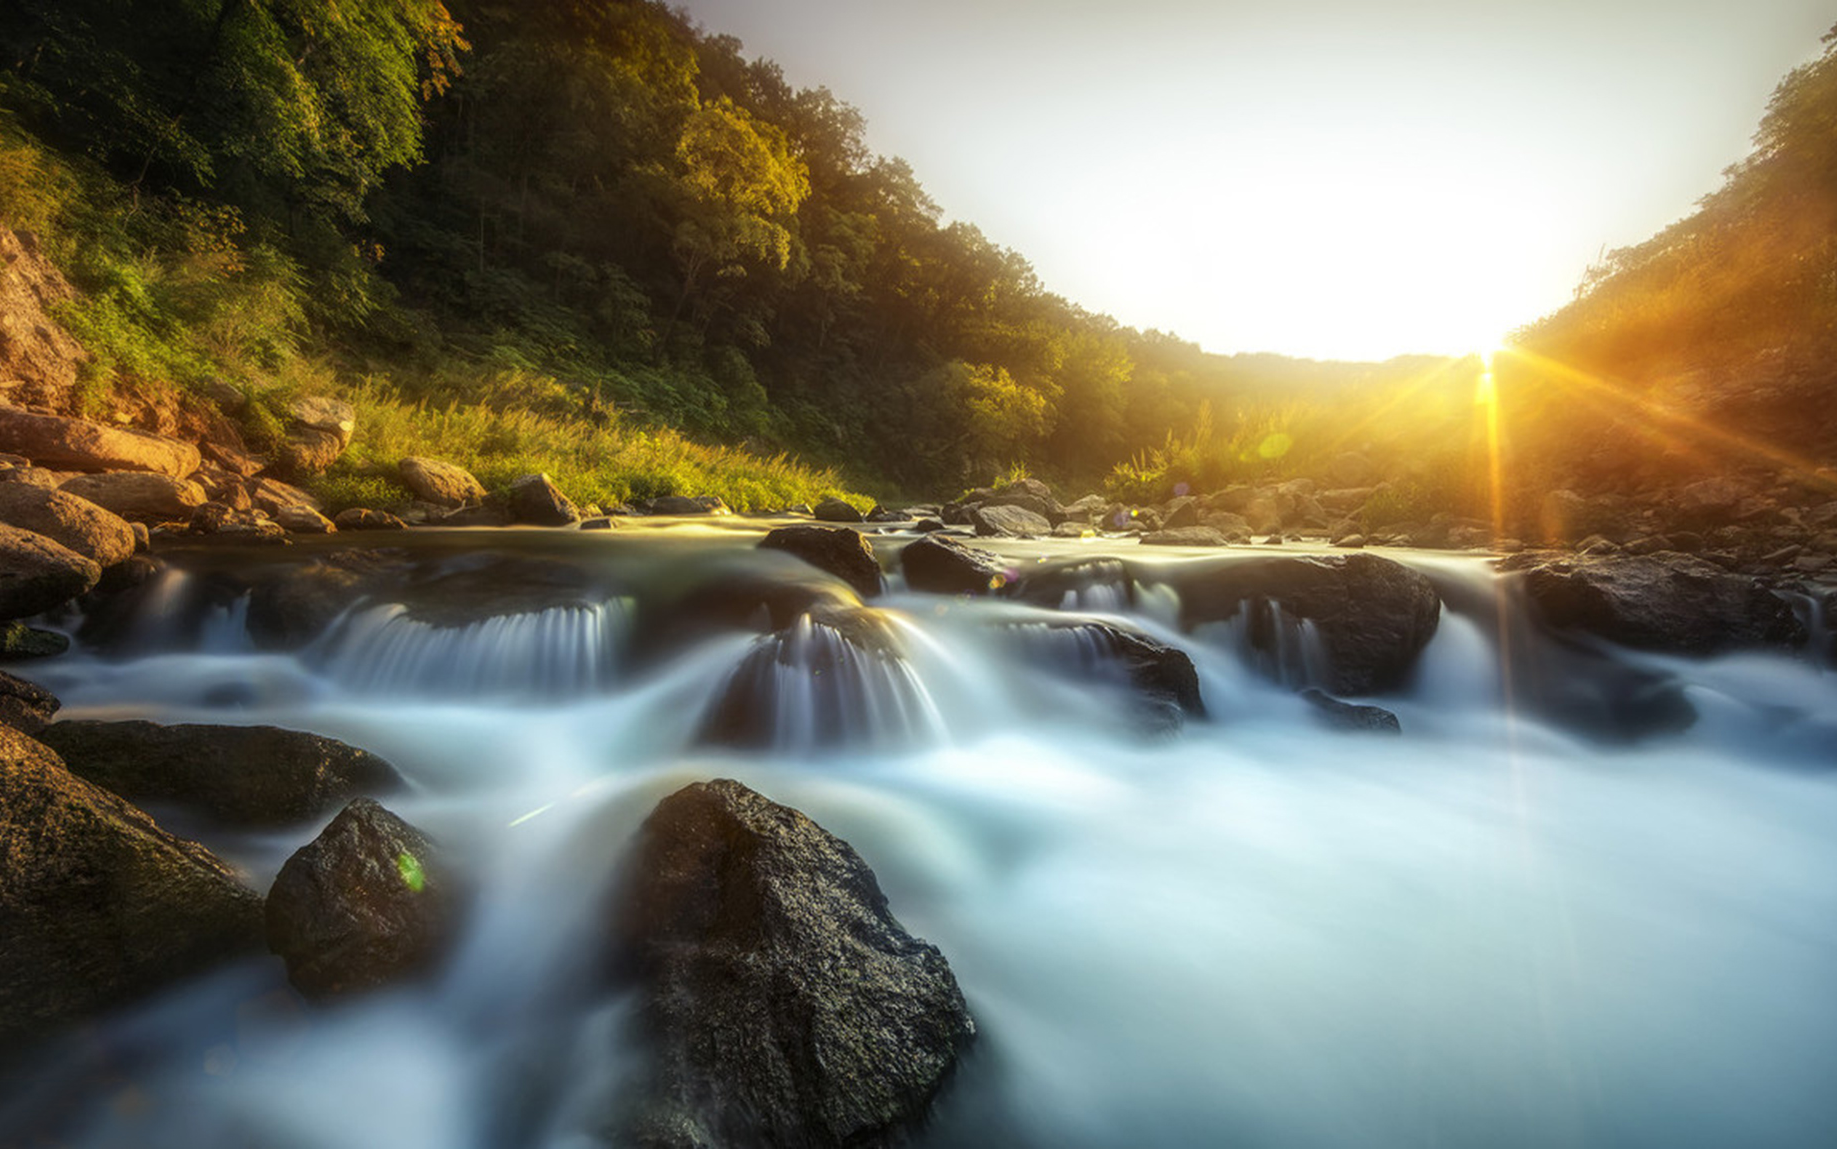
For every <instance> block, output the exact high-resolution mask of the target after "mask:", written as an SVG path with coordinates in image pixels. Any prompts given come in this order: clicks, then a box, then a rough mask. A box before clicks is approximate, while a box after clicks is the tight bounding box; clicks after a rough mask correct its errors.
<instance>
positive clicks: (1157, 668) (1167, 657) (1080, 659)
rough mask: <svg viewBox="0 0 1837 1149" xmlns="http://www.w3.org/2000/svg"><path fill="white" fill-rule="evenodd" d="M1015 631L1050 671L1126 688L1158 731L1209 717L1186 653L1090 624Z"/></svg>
mask: <svg viewBox="0 0 1837 1149" xmlns="http://www.w3.org/2000/svg"><path fill="white" fill-rule="evenodd" d="M1014 631H1015V634H1016V636H1017V637H1018V638H1019V639H1021V641H1022V643H1023V645H1024V648H1025V649H1027V650H1028V651H1029V653H1031V654H1032V655H1033V656H1034V657H1035V658H1036V659H1037V660H1039V661H1041V662H1043V663H1044V669H1046V670H1048V671H1054V672H1058V673H1061V674H1069V675H1071V676H1074V677H1078V678H1095V679H1098V680H1103V679H1113V680H1116V681H1118V682H1120V683H1123V684H1126V685H1127V686H1128V688H1129V690H1130V691H1131V693H1132V694H1133V695H1134V697H1135V699H1136V701H1137V702H1138V703H1140V704H1141V707H1142V709H1143V710H1144V711H1145V713H1144V715H1143V717H1144V718H1145V719H1146V725H1148V726H1149V727H1150V728H1151V729H1153V730H1156V731H1162V732H1170V731H1175V730H1178V729H1179V728H1180V726H1181V725H1182V724H1183V723H1184V721H1185V719H1187V718H1204V717H1205V716H1206V707H1205V702H1204V700H1203V699H1202V698H1201V697H1200V694H1199V672H1198V671H1197V670H1196V669H1194V667H1193V660H1192V659H1191V658H1190V657H1188V656H1187V653H1186V652H1185V651H1183V650H1179V649H1176V648H1175V647H1172V646H1168V645H1167V644H1166V643H1164V642H1157V641H1156V640H1154V639H1152V638H1150V637H1148V636H1147V635H1145V634H1142V633H1140V632H1138V631H1134V630H1129V629H1126V628H1124V627H1120V626H1116V625H1113V624H1111V623H1107V622H1094V621H1091V620H1088V619H1079V620H1071V621H1064V622H1061V621H1053V622H1048V623H1044V624H1034V625H1031V626H1029V625H1021V626H1017V627H1015V628H1014Z"/></svg>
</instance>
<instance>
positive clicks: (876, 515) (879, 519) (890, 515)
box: [867, 503, 914, 523]
mask: <svg viewBox="0 0 1837 1149" xmlns="http://www.w3.org/2000/svg"><path fill="white" fill-rule="evenodd" d="M913 517H914V516H912V515H911V514H909V513H907V512H905V511H896V510H893V509H892V508H890V507H883V506H881V505H880V504H878V503H876V504H874V509H873V510H871V511H869V512H868V513H867V521H868V522H870V523H903V522H905V521H907V520H908V519H911V518H913Z"/></svg>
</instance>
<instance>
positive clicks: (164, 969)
mask: <svg viewBox="0 0 1837 1149" xmlns="http://www.w3.org/2000/svg"><path fill="white" fill-rule="evenodd" d="M0 938H4V939H5V949H6V960H5V961H4V962H0V1048H6V1049H8V1050H9V1051H10V1050H13V1049H17V1048H19V1047H20V1046H21V1045H23V1044H25V1043H28V1042H32V1041H35V1040H38V1039H41V1038H44V1037H47V1036H49V1035H51V1034H52V1033H54V1032H55V1031H56V1030H57V1029H59V1028H60V1027H62V1026H65V1025H67V1024H69V1023H71V1022H74V1021H77V1020H80V1019H82V1018H85V1017H88V1016H91V1015H93V1014H96V1013H99V1012H101V1011H103V1010H105V1009H109V1008H112V1007H115V1006H119V1005H122V1004H124V1003H126V1002H128V1001H131V1000H133V999H135V998H137V997H140V996H143V995H145V994H148V993H151V992H153V991H155V990H157V989H160V988H161V987H164V986H167V985H170V984H172V983H174V982H177V981H180V980H182V979H185V978H189V977H193V976H196V975H197V974H199V973H201V972H203V971H205V970H207V969H209V968H210V967H212V966H214V965H217V964H220V963H222V962H224V961H227V960H230V959H232V958H235V957H239V956H241V955H243V954H247V953H251V952H258V951H259V949H260V945H261V899H260V898H258V897H257V896H256V895H255V893H254V892H253V891H252V890H249V889H247V888H245V887H244V886H243V885H242V883H241V882H240V881H239V880H238V878H237V876H236V874H235V873H234V871H232V870H231V869H230V867H229V866H227V865H225V864H224V863H223V862H222V861H220V860H219V859H217V858H216V857H215V856H213V855H212V854H211V853H210V852H209V851H208V850H206V849H205V848H204V847H202V846H200V845H198V844H197V843H195V842H189V841H186V840H184V839H182V838H178V837H175V836H173V835H172V834H169V833H167V832H166V831H164V830H162V829H160V828H159V826H157V825H155V824H154V822H153V820H152V819H151V818H149V817H148V816H147V815H146V814H145V813H143V812H141V811H140V810H138V809H135V808H134V807H133V806H131V805H129V804H128V803H127V802H125V801H123V800H122V799H121V798H119V797H117V796H115V795H113V794H110V793H108V792H107V791H105V790H103V789H101V788H99V787H97V786H93V785H91V784H90V783H88V782H85V781H83V780H82V779H81V778H78V777H76V776H74V775H73V774H71V773H70V772H69V771H68V770H66V769H64V765H63V763H62V762H61V761H60V760H59V759H58V757H57V755H56V754H55V753H53V752H52V751H51V750H50V749H49V748H48V747H46V746H44V745H43V744H41V743H39V742H37V741H35V740H33V739H32V738H29V737H27V736H26V735H25V734H22V733H20V732H19V731H17V730H14V729H13V728H11V727H10V726H4V725H0Z"/></svg>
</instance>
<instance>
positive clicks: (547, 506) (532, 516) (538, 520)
mask: <svg viewBox="0 0 1837 1149" xmlns="http://www.w3.org/2000/svg"><path fill="white" fill-rule="evenodd" d="M510 514H511V517H512V518H514V519H515V520H516V521H517V522H519V523H528V524H530V525H532V526H538V527H565V526H567V525H569V524H570V523H577V522H579V521H580V509H579V508H578V507H576V506H575V505H574V501H573V500H572V499H570V498H568V496H566V495H564V494H562V493H561V488H559V487H557V486H556V485H555V484H554V483H553V482H551V481H550V479H549V477H548V476H547V475H542V474H536V475H524V476H523V477H522V478H519V479H517V480H516V481H515V482H513V483H511V484H510Z"/></svg>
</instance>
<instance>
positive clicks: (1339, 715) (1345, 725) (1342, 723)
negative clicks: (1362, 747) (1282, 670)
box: [1301, 686, 1403, 734]
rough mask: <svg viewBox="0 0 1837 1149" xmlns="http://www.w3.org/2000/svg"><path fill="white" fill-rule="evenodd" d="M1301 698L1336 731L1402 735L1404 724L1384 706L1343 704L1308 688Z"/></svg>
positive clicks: (1317, 690) (1313, 688) (1312, 688)
mask: <svg viewBox="0 0 1837 1149" xmlns="http://www.w3.org/2000/svg"><path fill="white" fill-rule="evenodd" d="M1301 697H1302V698H1304V699H1306V700H1307V702H1308V704H1309V705H1311V706H1313V707H1314V712H1315V713H1316V714H1318V715H1320V718H1321V720H1322V721H1323V722H1324V723H1326V725H1327V726H1329V727H1331V728H1333V729H1334V730H1355V731H1368V732H1370V733H1374V734H1401V733H1403V724H1402V723H1400V722H1398V721H1397V716H1396V715H1395V714H1392V713H1391V712H1390V711H1388V710H1386V709H1384V708H1383V707H1382V706H1364V705H1360V704H1357V703H1352V702H1341V701H1340V700H1339V699H1337V698H1334V697H1332V696H1330V695H1328V694H1327V693H1326V692H1325V691H1322V690H1319V689H1316V688H1315V687H1312V686H1310V687H1308V688H1307V689H1306V690H1303V691H1302V692H1301Z"/></svg>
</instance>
